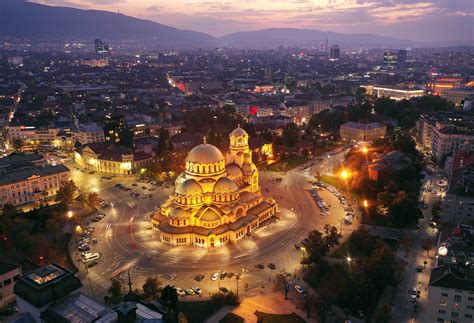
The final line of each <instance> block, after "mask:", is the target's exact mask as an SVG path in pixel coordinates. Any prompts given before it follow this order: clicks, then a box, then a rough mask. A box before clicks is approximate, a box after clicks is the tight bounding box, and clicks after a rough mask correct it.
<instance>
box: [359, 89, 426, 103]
mask: <svg viewBox="0 0 474 323" xmlns="http://www.w3.org/2000/svg"><path fill="white" fill-rule="evenodd" d="M361 87H362V88H364V89H365V90H366V93H367V94H368V95H372V96H374V97H377V98H390V99H392V100H409V99H411V98H415V97H419V96H423V95H425V91H424V90H422V89H417V88H405V87H400V86H379V85H363V86H361Z"/></svg>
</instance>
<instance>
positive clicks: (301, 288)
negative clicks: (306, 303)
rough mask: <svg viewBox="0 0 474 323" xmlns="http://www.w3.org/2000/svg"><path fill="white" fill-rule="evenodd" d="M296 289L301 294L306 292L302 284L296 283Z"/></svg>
mask: <svg viewBox="0 0 474 323" xmlns="http://www.w3.org/2000/svg"><path fill="white" fill-rule="evenodd" d="M295 289H296V291H297V292H298V293H300V294H303V293H304V289H303V287H301V286H300V285H295Z"/></svg>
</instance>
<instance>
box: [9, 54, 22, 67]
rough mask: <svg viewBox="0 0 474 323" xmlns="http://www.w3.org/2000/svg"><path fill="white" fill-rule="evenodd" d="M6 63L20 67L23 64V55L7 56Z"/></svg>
mask: <svg viewBox="0 0 474 323" xmlns="http://www.w3.org/2000/svg"><path fill="white" fill-rule="evenodd" d="M8 64H9V65H13V66H16V67H22V66H23V57H21V56H11V57H8Z"/></svg>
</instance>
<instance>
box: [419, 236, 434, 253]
mask: <svg viewBox="0 0 474 323" xmlns="http://www.w3.org/2000/svg"><path fill="white" fill-rule="evenodd" d="M422 247H423V250H425V251H426V255H427V256H428V257H429V256H430V250H431V249H433V247H434V244H433V240H431V239H430V238H426V239H425V240H423V245H422Z"/></svg>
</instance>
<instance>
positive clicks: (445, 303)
mask: <svg viewBox="0 0 474 323" xmlns="http://www.w3.org/2000/svg"><path fill="white" fill-rule="evenodd" d="M439 306H448V302H447V301H440V302H439Z"/></svg>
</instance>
